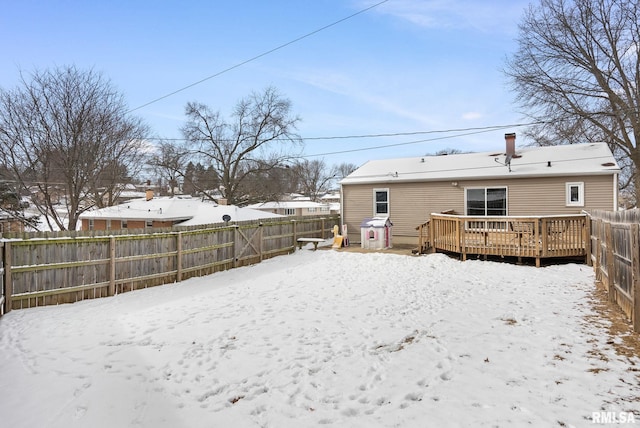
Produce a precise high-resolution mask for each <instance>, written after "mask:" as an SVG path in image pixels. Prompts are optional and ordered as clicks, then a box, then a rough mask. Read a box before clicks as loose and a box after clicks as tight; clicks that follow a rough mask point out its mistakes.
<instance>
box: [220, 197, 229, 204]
mask: <svg viewBox="0 0 640 428" xmlns="http://www.w3.org/2000/svg"><path fill="white" fill-rule="evenodd" d="M218 205H227V199H226V198H219V199H218Z"/></svg>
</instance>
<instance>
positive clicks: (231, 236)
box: [0, 216, 339, 315]
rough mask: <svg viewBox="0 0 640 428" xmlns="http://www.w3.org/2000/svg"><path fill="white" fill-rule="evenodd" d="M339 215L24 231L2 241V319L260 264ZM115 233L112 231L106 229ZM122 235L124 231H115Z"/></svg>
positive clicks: (324, 229) (319, 232)
mask: <svg viewBox="0 0 640 428" xmlns="http://www.w3.org/2000/svg"><path fill="white" fill-rule="evenodd" d="M334 224H339V217H338V216H329V217H327V216H313V217H298V218H282V219H280V218H279V219H264V220H261V221H246V222H237V223H233V224H226V223H224V224H217V225H205V226H201V227H199V228H197V227H193V226H191V227H174V228H172V229H154V230H153V231H151V232H149V231H148V230H140V232H141V233H137V234H133V233H131V231H130V230H129V231H127V233H126V234H124V233H104V232H105V231H90V232H85V233H82V232H67V233H62V232H58V233H46V234H43V235H33V234H19V236H21V237H22V238H20V237H19V236H18V235H16V234H14V235H16V236H13V237H12V239H11V240H10V241H9V240H6V241H0V251H2V257H1V258H0V259H1V260H2V262H3V265H0V274H1V275H2V279H3V280H2V287H0V289H1V294H0V308H1V309H0V315H2V314H3V313H4V312H8V311H9V310H11V309H19V308H28V307H33V306H43V305H52V304H59V303H71V302H75V301H78V300H83V299H91V298H97V297H106V296H111V295H114V294H116V293H123V292H127V291H131V290H136V289H140V288H146V287H151V286H155V285H161V284H166V283H170V282H176V281H179V280H183V279H187V278H190V277H194V276H202V275H207V274H210V273H213V272H216V271H220V270H225V269H230V268H232V267H234V266H242V265H248V264H253V263H259V262H260V261H261V260H263V259H265V258H270V257H274V256H277V255H281V254H287V253H290V252H292V251H295V242H296V241H295V239H296V236H314V237H320V236H322V237H324V236H328V235H329V234H330V232H331V228H332V227H333V225H334ZM107 232H110V231H107ZM113 232H119V231H113Z"/></svg>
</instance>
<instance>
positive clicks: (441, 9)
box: [359, 0, 529, 32]
mask: <svg viewBox="0 0 640 428" xmlns="http://www.w3.org/2000/svg"><path fill="white" fill-rule="evenodd" d="M372 3H373V1H369V0H367V1H361V2H360V3H359V4H360V5H361V6H362V5H369V6H370V5H371V4H372ZM528 3H529V2H528V1H527V0H515V1H514V0H504V1H492V2H484V1H477V0H422V1H420V0H394V1H390V2H388V3H384V4H382V5H380V6H379V7H377V8H375V9H374V11H376V12H377V13H381V14H388V15H392V16H395V17H396V18H399V19H401V20H404V21H407V22H410V23H412V24H414V25H416V26H419V27H424V28H475V29H477V30H481V31H492V32H495V31H499V32H503V31H505V28H508V27H513V26H510V25H505V21H506V22H509V21H512V22H518V21H519V20H520V17H521V16H522V12H523V9H524V8H525V7H526V6H527V5H528Z"/></svg>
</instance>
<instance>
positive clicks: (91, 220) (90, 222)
mask: <svg viewBox="0 0 640 428" xmlns="http://www.w3.org/2000/svg"><path fill="white" fill-rule="evenodd" d="M94 227H95V222H94V221H93V219H92V218H90V219H89V230H93V229H94Z"/></svg>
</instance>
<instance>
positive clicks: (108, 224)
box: [106, 219, 111, 230]
mask: <svg viewBox="0 0 640 428" xmlns="http://www.w3.org/2000/svg"><path fill="white" fill-rule="evenodd" d="M106 227H107V230H111V219H107V226H106Z"/></svg>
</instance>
